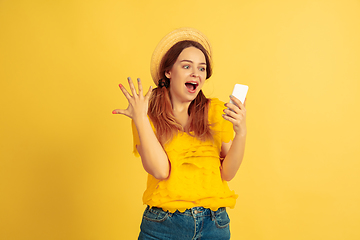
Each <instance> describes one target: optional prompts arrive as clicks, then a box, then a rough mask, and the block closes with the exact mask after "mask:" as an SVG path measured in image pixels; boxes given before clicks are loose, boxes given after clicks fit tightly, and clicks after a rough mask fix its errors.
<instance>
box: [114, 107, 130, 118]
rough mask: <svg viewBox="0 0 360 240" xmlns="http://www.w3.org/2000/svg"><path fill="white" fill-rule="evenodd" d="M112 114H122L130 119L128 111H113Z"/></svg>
mask: <svg viewBox="0 0 360 240" xmlns="http://www.w3.org/2000/svg"><path fill="white" fill-rule="evenodd" d="M112 114H123V115H126V116H128V117H130V116H129V114H128V111H126V110H124V109H115V110H114V111H112Z"/></svg>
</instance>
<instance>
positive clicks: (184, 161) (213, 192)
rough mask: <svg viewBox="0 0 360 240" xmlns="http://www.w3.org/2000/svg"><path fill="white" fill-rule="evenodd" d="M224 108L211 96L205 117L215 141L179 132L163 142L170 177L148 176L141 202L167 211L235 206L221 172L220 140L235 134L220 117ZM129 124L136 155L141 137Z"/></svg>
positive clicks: (231, 127)
mask: <svg viewBox="0 0 360 240" xmlns="http://www.w3.org/2000/svg"><path fill="white" fill-rule="evenodd" d="M224 108H225V106H224V103H223V102H221V101H220V100H218V99H217V98H214V99H211V102H210V106H209V114H208V118H209V119H208V120H209V123H210V124H211V127H210V128H211V130H212V131H213V132H214V135H213V136H214V141H210V140H208V141H205V142H204V141H201V140H199V139H197V138H195V137H192V136H190V135H189V134H187V133H184V132H179V133H178V134H177V135H176V136H175V137H174V138H173V139H172V140H171V141H170V142H169V143H167V144H165V146H164V149H165V151H166V153H167V156H168V158H169V161H170V164H171V171H170V176H169V178H168V179H166V180H158V179H156V178H154V177H153V176H152V175H150V174H149V175H148V181H147V189H146V191H145V192H144V195H143V202H144V204H147V205H149V206H151V207H159V208H162V209H163V210H165V211H170V212H175V211H176V210H179V211H180V212H184V211H185V210H186V209H188V208H192V207H197V206H201V207H205V208H210V209H211V210H213V211H216V210H217V209H218V208H220V207H230V208H234V206H235V202H236V198H237V195H236V194H235V193H234V191H230V189H229V187H228V185H227V182H226V181H224V180H222V178H221V173H220V166H221V163H220V157H219V156H220V151H221V143H222V142H229V141H230V140H232V139H233V137H234V132H233V126H232V124H231V123H230V122H229V121H226V120H224V119H223V117H222V114H223V109H224ZM151 125H152V124H151ZM132 126H133V135H134V154H135V155H136V156H139V153H138V152H137V150H136V145H140V140H139V136H138V133H137V130H136V127H135V125H134V123H133V124H132ZM152 127H153V125H152ZM153 130H154V131H155V128H154V127H153Z"/></svg>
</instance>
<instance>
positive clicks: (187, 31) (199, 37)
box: [150, 28, 211, 85]
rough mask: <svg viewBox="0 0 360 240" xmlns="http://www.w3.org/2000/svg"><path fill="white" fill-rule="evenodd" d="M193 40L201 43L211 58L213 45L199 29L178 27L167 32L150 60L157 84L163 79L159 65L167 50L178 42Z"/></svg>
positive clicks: (152, 74) (153, 76) (152, 75)
mask: <svg viewBox="0 0 360 240" xmlns="http://www.w3.org/2000/svg"><path fill="white" fill-rule="evenodd" d="M184 40H191V41H194V42H198V43H200V44H201V45H202V46H203V47H204V48H205V49H206V51H207V52H208V53H209V57H210V60H211V46H210V42H209V40H208V39H207V37H206V36H205V35H204V34H203V33H201V32H200V31H199V30H197V29H194V28H178V29H175V30H174V31H172V32H170V33H169V34H167V35H166V36H165V37H164V38H163V39H162V40H161V41H160V42H159V44H158V45H157V47H156V48H155V50H154V53H153V55H152V57H151V62H150V72H151V77H152V79H153V81H154V83H155V84H156V85H158V82H159V80H160V79H161V76H160V73H159V67H160V63H161V60H162V58H163V57H164V55H165V54H166V53H167V51H168V50H169V49H170V48H171V47H172V46H174V44H176V43H177V42H180V41H184Z"/></svg>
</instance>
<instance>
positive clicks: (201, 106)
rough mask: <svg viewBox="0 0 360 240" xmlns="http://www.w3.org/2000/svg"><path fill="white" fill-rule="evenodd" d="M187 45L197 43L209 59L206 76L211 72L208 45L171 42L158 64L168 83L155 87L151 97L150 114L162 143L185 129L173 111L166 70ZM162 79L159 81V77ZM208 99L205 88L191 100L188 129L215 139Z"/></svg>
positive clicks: (203, 138) (162, 76)
mask: <svg viewBox="0 0 360 240" xmlns="http://www.w3.org/2000/svg"><path fill="white" fill-rule="evenodd" d="M188 47H196V48H198V49H199V50H200V51H202V52H203V54H204V56H205V59H206V79H208V78H209V77H210V76H211V74H212V68H211V60H210V56H209V53H208V52H207V51H206V50H205V48H204V47H203V46H202V45H201V44H200V43H197V42H194V41H189V40H185V41H180V42H178V43H176V44H174V46H172V47H171V48H170V49H169V51H168V52H167V53H166V54H165V55H164V57H163V58H162V60H161V63H160V66H159V70H160V71H159V73H160V75H161V80H162V81H164V82H165V86H167V87H160V86H159V87H157V88H155V89H154V90H153V92H152V94H151V97H150V101H149V111H148V114H149V117H150V119H151V121H152V122H153V124H154V127H155V129H156V135H157V138H158V139H159V141H160V143H161V144H164V143H166V142H167V141H169V140H171V139H172V138H173V136H174V135H175V134H176V133H177V131H184V129H183V127H182V126H181V124H180V123H178V122H177V121H176V118H175V116H174V113H173V111H172V105H171V99H170V90H169V87H168V86H170V79H168V78H167V77H166V76H165V72H166V71H169V70H171V68H172V67H173V65H174V63H175V62H176V60H177V58H178V56H179V55H180V53H181V52H182V51H183V50H184V49H185V48H188ZM159 82H160V81H159ZM209 103H210V101H209V99H208V98H206V97H205V95H204V94H203V92H202V90H200V92H199V93H198V95H197V96H196V98H195V99H194V100H193V101H192V102H191V103H190V106H189V109H188V114H189V122H190V125H189V129H188V130H187V131H188V133H189V134H190V132H193V135H194V136H195V137H197V138H199V139H201V140H203V141H204V140H208V139H210V140H212V139H213V137H212V133H211V130H210V125H209V122H208V110H209Z"/></svg>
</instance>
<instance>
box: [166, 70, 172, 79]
mask: <svg viewBox="0 0 360 240" xmlns="http://www.w3.org/2000/svg"><path fill="white" fill-rule="evenodd" d="M165 77H167V78H168V79H170V78H171V72H170V71H166V72H165Z"/></svg>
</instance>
